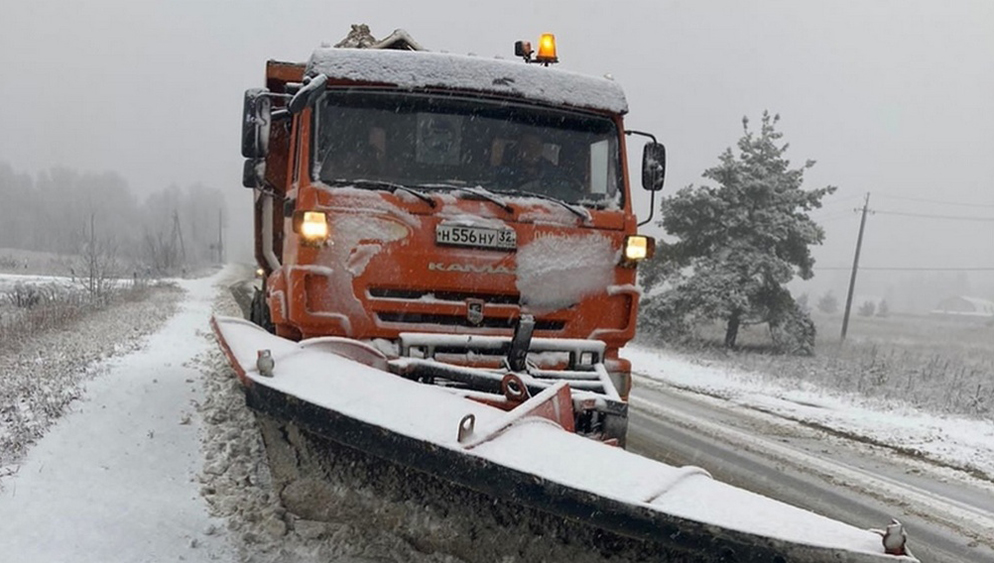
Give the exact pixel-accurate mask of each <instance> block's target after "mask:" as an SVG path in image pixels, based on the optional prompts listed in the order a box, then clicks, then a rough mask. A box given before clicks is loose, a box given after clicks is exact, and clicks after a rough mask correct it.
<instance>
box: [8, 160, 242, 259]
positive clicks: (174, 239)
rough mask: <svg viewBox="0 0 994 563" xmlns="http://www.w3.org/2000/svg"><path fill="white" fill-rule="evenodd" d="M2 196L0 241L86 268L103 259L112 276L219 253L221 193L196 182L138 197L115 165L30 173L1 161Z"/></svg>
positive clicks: (59, 168) (222, 203) (54, 169)
mask: <svg viewBox="0 0 994 563" xmlns="http://www.w3.org/2000/svg"><path fill="white" fill-rule="evenodd" d="M0 201H2V202H3V205H0V248H18V249H24V250H33V251H39V252H50V253H55V254H58V255H62V256H65V257H75V258H81V259H82V261H83V264H84V267H86V268H91V272H90V274H92V268H94V267H98V262H102V263H105V265H106V266H107V267H108V268H111V269H113V270H114V275H116V276H122V277H124V276H126V277H131V276H132V275H140V276H148V275H156V276H158V275H173V274H179V273H182V272H183V271H184V270H187V269H193V268H199V267H201V266H204V265H207V264H210V263H214V262H218V261H220V259H221V258H222V256H221V249H220V248H219V246H218V227H219V225H218V223H219V221H220V220H222V218H223V217H224V216H226V215H227V212H226V211H222V210H224V208H225V200H224V196H223V194H222V192H221V191H220V190H218V189H216V188H211V187H207V186H204V185H202V184H193V185H190V186H187V187H185V188H181V187H179V186H176V185H171V186H168V187H165V188H163V189H161V190H158V191H156V192H154V193H153V194H151V195H149V196H148V197H146V198H144V199H141V198H139V197H138V196H136V195H135V193H134V192H133V191H132V190H131V188H130V187H129V186H128V183H127V181H126V180H125V179H124V178H123V177H122V176H120V175H119V174H117V173H116V172H81V171H78V170H74V169H72V168H65V167H58V168H52V169H49V170H45V171H42V172H39V173H37V174H36V175H34V176H32V175H30V174H27V173H23V172H18V171H16V170H15V169H14V168H13V167H12V166H11V165H10V164H8V163H3V162H0ZM74 275H76V274H75V273H74Z"/></svg>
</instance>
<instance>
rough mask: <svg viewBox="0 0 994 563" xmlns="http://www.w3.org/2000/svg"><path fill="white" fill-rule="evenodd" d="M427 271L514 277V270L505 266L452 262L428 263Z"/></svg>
mask: <svg viewBox="0 0 994 563" xmlns="http://www.w3.org/2000/svg"><path fill="white" fill-rule="evenodd" d="M428 271H430V272H464V273H467V274H507V275H509V276H513V275H514V268H508V267H506V266H493V265H490V264H460V263H458V262H453V263H451V264H446V263H444V262H429V263H428Z"/></svg>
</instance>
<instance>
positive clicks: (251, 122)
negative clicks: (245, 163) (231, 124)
mask: <svg viewBox="0 0 994 563" xmlns="http://www.w3.org/2000/svg"><path fill="white" fill-rule="evenodd" d="M268 94H269V90H266V89H263V88H254V89H252V90H246V91H245V103H244V104H243V105H242V156H244V157H245V158H262V157H265V156H266V153H268V152H269V127H270V124H271V123H272V115H271V110H272V102H271V101H270V100H269V95H268Z"/></svg>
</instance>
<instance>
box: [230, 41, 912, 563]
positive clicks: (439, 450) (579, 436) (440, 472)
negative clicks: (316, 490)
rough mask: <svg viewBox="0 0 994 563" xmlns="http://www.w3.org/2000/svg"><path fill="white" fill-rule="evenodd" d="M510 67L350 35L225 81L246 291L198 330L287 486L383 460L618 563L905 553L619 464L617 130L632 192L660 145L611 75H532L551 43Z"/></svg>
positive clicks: (891, 544)
mask: <svg viewBox="0 0 994 563" xmlns="http://www.w3.org/2000/svg"><path fill="white" fill-rule="evenodd" d="M515 55H516V58H520V59H522V60H502V59H487V58H481V57H474V56H462V55H454V54H448V53H437V52H429V51H426V50H424V49H423V48H422V47H421V46H420V45H419V44H418V43H417V42H415V41H414V40H413V39H412V38H411V37H410V36H409V35H408V34H407V33H405V32H403V31H401V30H398V31H395V32H394V33H393V34H392V35H390V36H389V37H387V38H386V39H383V40H376V39H375V38H373V37H372V36H371V35H370V34H369V31H368V28H366V27H365V26H353V30H352V33H350V34H349V36H348V37H347V38H346V39H345V40H344V41H342V42H341V43H339V44H338V45H336V46H335V47H323V48H320V49H318V50H316V51H314V53H313V55H312V56H311V58H310V60H309V61H308V62H307V63H305V64H301V63H286V62H278V61H269V62H268V63H267V64H266V73H265V87H264V88H259V89H251V90H248V91H247V92H246V93H245V97H244V103H243V119H242V155H243V156H244V157H245V158H246V161H245V166H244V168H243V184H244V185H245V186H246V187H248V188H252V189H253V192H254V213H255V256H256V260H257V262H258V267H259V273H260V277H261V279H262V284H261V288H259V289H258V291H257V292H256V294H255V296H254V299H253V300H252V303H251V307H250V313H249V315H248V317H249V319H248V320H245V319H237V318H231V317H215V318H214V319H212V324H213V328H214V331H215V333H216V335H217V337H218V340H219V343H220V345H221V348H222V350H223V351H224V352H225V354H226V355H227V357H228V359H229V360H230V362H231V364H232V366H233V368H234V370H235V372H236V373H237V375H238V377H239V378H240V380H241V381H242V383H243V384H244V388H245V391H246V397H247V403H248V405H249V406H250V407H251V408H253V409H254V410H255V411H256V412H257V413H258V415H259V416H260V420H264V421H266V424H269V425H270V427H271V428H270V431H269V432H267V430H266V428H264V429H263V434H264V437H265V438H266V445H267V449H268V448H270V446H271V445H272V442H273V441H276V440H282V441H283V442H284V444H283V446H286V445H287V443H290V445H291V447H292V448H296V449H297V450H298V451H296V452H294V453H292V454H291V456H290V457H291V458H292V459H294V460H296V461H295V462H294V463H295V464H296V467H295V468H294V471H293V472H295V475H296V477H298V478H299V477H300V471H301V466H302V465H303V462H302V461H301V460H302V459H304V458H305V457H306V458H308V459H309V458H313V457H315V456H316V457H317V458H320V459H319V461H318V462H316V463H314V464H313V469H314V470H315V471H318V472H324V473H325V477H326V478H331V477H332V476H333V475H332V474H333V473H334V472H335V471H336V469H335V467H336V465H339V466H345V467H347V471H350V472H351V473H352V474H355V473H356V472H357V471H358V472H359V473H361V477H360V478H359V481H362V482H365V481H367V477H369V475H374V474H375V475H383V471H384V469H383V468H384V467H389V468H391V469H390V471H391V472H392V473H390V474H391V475H393V477H392V478H391V479H390V480H391V481H392V482H393V486H394V488H395V489H398V490H399V489H403V492H404V493H405V494H407V495H413V496H415V497H418V499H419V500H418V501H417V502H415V504H419V503H420V504H421V505H426V504H432V503H436V502H441V501H440V499H441V498H443V497H444V498H447V499H448V501H449V502H450V503H451V504H455V505H460V506H459V507H458V509H462V508H464V505H468V504H469V503H477V504H481V505H485V506H490V510H491V512H492V511H493V510H496V509H494V508H493V507H497V506H499V507H503V508H501V510H502V511H503V512H502V514H505V517H503V518H498V519H497V521H499V522H501V523H502V524H501V526H504V527H506V525H510V524H508V522H507V519H508V517H507V516H506V515H507V514H510V515H512V516H510V519H511V520H514V522H515V525H518V526H521V525H522V522H523V521H524V520H525V519H526V518H530V519H531V521H532V522H536V521H540V522H543V524H542V525H541V526H538V527H539V528H541V529H542V530H544V531H545V533H548V534H549V537H550V538H552V537H555V538H558V539H557V541H565V542H567V543H571V544H573V545H584V544H585V543H589V544H590V545H591V546H593V548H594V549H596V550H598V551H599V552H600V553H603V554H604V555H606V556H612V557H618V558H620V559H619V560H623V559H626V558H627V559H629V560H661V561H741V562H744V561H757V562H758V561H763V562H770V561H802V562H820V561H826V562H827V561H833V562H838V561H859V562H862V561H867V562H870V561H873V562H882V561H898V560H902V561H914V559H913V558H912V557H911V556H910V555H909V554H907V552H906V548H905V546H904V540H903V536H904V531H903V529H902V528H901V526H900V524H898V523H896V522H895V523H894V524H892V526H890V527H889V528H888V529H887V530H885V531H878V532H874V531H867V530H861V529H857V528H854V527H851V526H848V525H846V524H843V523H841V522H837V521H833V520H830V519H827V518H824V517H821V516H818V515H815V514H812V513H810V512H807V511H804V510H801V509H797V508H794V507H790V506H787V505H784V504H781V503H778V502H776V501H773V500H771V499H767V498H765V497H761V496H758V495H754V494H752V493H749V492H747V491H744V490H741V489H736V488H733V487H730V486H727V485H724V484H722V483H718V482H716V481H714V480H713V479H711V477H710V476H709V475H708V474H707V472H706V471H704V470H702V469H699V468H695V467H683V468H674V467H671V466H667V465H664V464H661V463H658V462H655V461H652V460H649V459H646V458H643V457H640V456H637V455H634V454H631V453H629V452H627V451H625V449H624V445H625V435H626V431H627V425H628V403H627V399H628V395H629V391H630V389H631V365H630V363H629V362H628V361H626V360H625V359H624V358H622V357H621V356H620V355H619V351H620V349H621V348H622V347H623V346H624V345H625V344H626V343H627V342H628V341H629V340H631V339H632V338H633V336H634V334H635V321H636V312H637V308H638V300H639V291H638V289H637V287H636V285H635V277H636V267H637V265H638V263H639V262H640V261H642V260H644V259H646V258H648V257H651V256H652V253H653V250H654V241H653V240H652V239H651V238H650V237H647V236H643V235H639V234H638V233H637V227H638V222H637V219H636V215H635V213H634V210H633V204H632V198H631V191H630V185H629V177H630V174H629V169H628V161H627V159H626V154H627V148H626V141H627V140H628V137H629V136H631V135H637V136H641V137H646V138H648V139H649V140H648V141H647V142H646V143H645V144H644V148H643V155H642V170H641V180H642V186H643V188H644V189H647V190H650V191H651V192H653V193H655V191H658V190H660V189H661V188H662V186H663V177H664V172H665V149H664V147H663V145H662V144H659V143H657V142H656V139H655V137H653V136H652V135H651V134H647V133H641V132H638V131H633V130H626V129H625V127H624V123H623V116H624V115H625V114H626V113H627V110H628V107H627V102H626V99H625V96H624V93H623V91H622V89H621V87H620V86H619V85H618V84H617V83H616V82H614V81H613V80H611V79H609V78H594V77H589V76H584V75H579V74H575V73H571V72H566V71H562V70H559V69H557V68H553V67H551V65H552V64H553V63H556V62H558V58H557V53H556V44H555V39H554V37H553V36H551V35H543V36H542V38H541V39H540V41H539V43H538V45H537V48H536V49H533V48H532V46H531V44H530V43H528V42H524V41H519V42H518V43H516V44H515ZM650 216H651V210H650ZM274 429H276V430H274ZM293 437H297V439H296V440H295V439H293ZM301 437H302V438H301ZM302 450H307V452H306V455H304V454H302V453H301V451H302ZM277 455H279V454H276V453H273V452H270V458H271V461H272V460H273V458H274V456H277ZM356 468H361V469H359V470H357V469H356ZM339 469H341V468H339ZM312 477H313V475H311V476H308V478H312ZM286 490H289V489H285V491H286ZM393 492H396V490H395V491H393ZM391 494H392V493H391ZM426 495H434V496H433V497H432V500H430V501H429V500H426V499H425V496H426ZM305 496H308V497H310V499H311V500H312V501H313V499H314V498H315V496H314V495H313V494H308V495H305ZM289 508H291V510H292V507H289ZM302 510H307V509H302ZM311 510H312V511H313V510H314V507H313V506H312V507H311ZM450 510H452V511H456V510H457V508H451V509H446V512H447V513H448V512H449V511H450ZM318 512H320V510H318ZM473 514H476V513H473ZM473 517H475V516H473ZM467 518H469V517H467ZM523 526H524V527H523V528H520V529H528V530H530V531H534V530H535V528H536V526H535V525H523ZM553 530H554V531H553ZM500 543H501V546H502V547H506V548H507V549H508V550H510V551H512V552H513V551H514V550H516V549H518V550H519V551H518V553H520V549H519V547H515V545H516V544H515V543H514V542H513V541H504V540H502V541H501V542H500ZM501 546H498V547H497V548H495V549H496V551H495V552H494V553H495V554H496V555H501V554H500V553H499V552H500V549H501ZM895 546H896V547H895ZM496 555H494V556H496ZM504 555H506V554H504ZM469 558H470V559H472V558H473V557H472V556H469ZM484 559H485V558H484ZM481 560H483V559H481Z"/></svg>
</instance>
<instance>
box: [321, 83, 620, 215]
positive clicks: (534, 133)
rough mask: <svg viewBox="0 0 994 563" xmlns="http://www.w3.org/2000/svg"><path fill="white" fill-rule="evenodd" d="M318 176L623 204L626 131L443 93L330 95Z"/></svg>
mask: <svg viewBox="0 0 994 563" xmlns="http://www.w3.org/2000/svg"><path fill="white" fill-rule="evenodd" d="M314 119H315V122H314V128H315V130H316V131H315V138H316V139H317V143H315V147H314V153H313V167H312V171H313V172H312V173H313V176H314V178H315V179H317V180H320V181H322V182H324V183H327V184H329V185H335V184H341V183H342V182H347V181H354V180H366V181H376V182H388V183H391V184H399V185H403V186H408V187H421V188H424V189H431V188H438V189H443V188H446V187H449V188H451V187H468V186H482V187H483V188H485V189H487V190H489V191H492V192H498V193H499V192H505V193H511V192H514V193H532V194H536V195H539V196H545V197H553V198H556V199H560V200H563V201H565V202H569V203H579V204H583V205H588V206H592V207H616V206H620V205H621V203H622V200H621V190H620V185H621V182H620V173H619V166H618V162H619V158H618V132H617V128H616V127H615V125H614V123H613V122H612V121H611V120H610V119H608V118H606V117H600V116H596V115H590V114H584V113H579V112H569V111H561V110H552V109H543V108H537V107H533V106H527V105H524V104H519V103H509V102H504V101H490V100H485V99H479V98H466V97H459V96H451V95H444V94H415V93H410V92H403V93H398V92H377V91H369V90H339V91H335V90H330V91H328V92H327V93H326V94H325V95H324V96H323V98H322V99H321V101H320V102H318V104H317V107H316V110H315V118H314Z"/></svg>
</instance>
